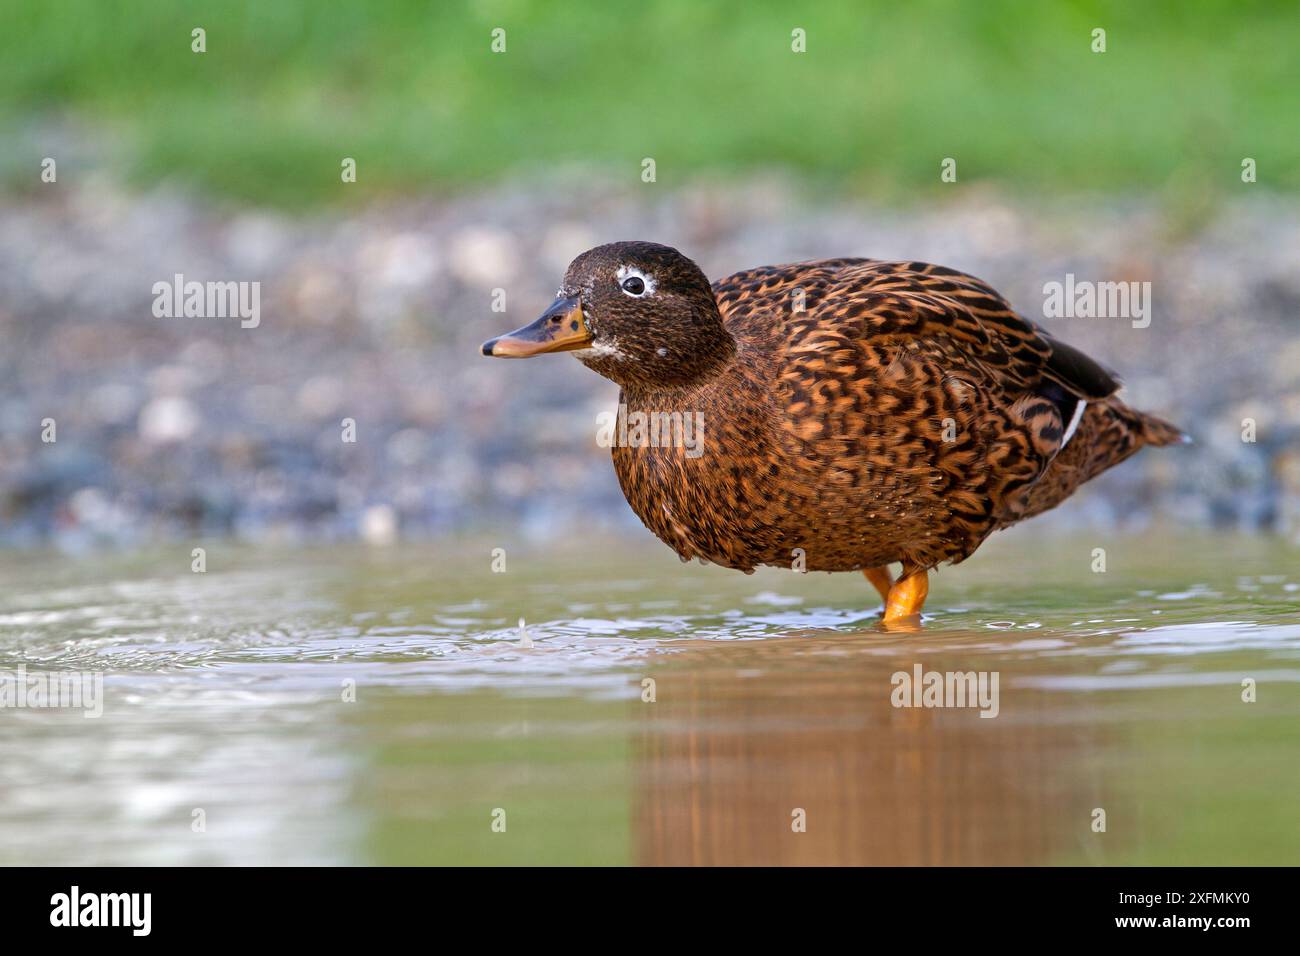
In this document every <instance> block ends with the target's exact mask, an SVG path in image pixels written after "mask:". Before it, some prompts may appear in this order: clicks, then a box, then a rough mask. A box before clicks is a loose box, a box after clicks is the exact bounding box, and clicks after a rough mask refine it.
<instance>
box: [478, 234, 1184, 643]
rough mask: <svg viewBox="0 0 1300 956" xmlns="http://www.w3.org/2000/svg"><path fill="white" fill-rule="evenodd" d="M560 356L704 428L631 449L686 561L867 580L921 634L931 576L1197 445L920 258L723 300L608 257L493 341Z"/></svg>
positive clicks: (618, 463)
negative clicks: (1125, 466) (1088, 492)
mask: <svg viewBox="0 0 1300 956" xmlns="http://www.w3.org/2000/svg"><path fill="white" fill-rule="evenodd" d="M561 351H571V352H573V353H574V355H575V357H576V358H577V359H578V360H579V361H581V362H582V363H583V364H584V365H586V366H587V367H588V368H591V369H593V370H594V371H596V372H599V373H600V374H601V375H603V376H605V377H606V378H608V379H610V380H612V381H614V382H617V383H618V384H619V385H620V386H621V387H622V394H621V398H620V405H625V406H626V408H627V419H628V420H633V419H634V418H635V413H637V412H641V413H643V415H644V416H647V417H646V418H643V419H641V420H642V421H645V420H649V416H656V415H657V416H660V417H659V418H658V419H657V420H658V421H663V422H668V421H670V420H673V419H669V418H666V417H663V416H665V415H667V416H672V415H674V413H676V414H679V415H681V416H688V418H683V419H679V420H682V421H686V420H690V421H697V422H701V423H702V425H703V439H704V440H703V443H702V446H700V447H697V448H696V449H695V451H694V453H692V451H691V449H689V448H687V447H684V446H683V444H682V443H681V442H677V443H673V442H669V441H663V440H660V441H658V443H657V444H655V443H652V441H649V440H648V441H640V442H635V443H634V442H629V443H628V444H636V445H638V447H626V446H624V447H619V446H617V445H616V447H614V449H613V457H614V469H615V471H616V472H617V473H618V480H619V483H620V484H621V485H622V488H623V493H624V495H625V496H626V497H627V500H628V503H629V504H630V505H631V506H632V510H633V511H635V512H636V513H637V515H638V516H639V517H640V518H641V520H642V521H643V522H644V523H645V525H646V527H648V528H649V529H650V530H651V531H653V532H654V533H655V534H656V535H658V536H659V538H660V539H661V540H663V541H664V542H665V543H666V544H668V545H669V547H671V548H672V549H673V550H675V551H676V552H677V553H678V555H679V556H681V558H682V560H689V559H690V558H700V559H703V560H705V561H710V562H713V563H715V564H720V565H723V566H725V567H729V568H738V569H740V570H742V571H746V572H749V571H752V570H753V569H754V567H755V566H757V565H760V564H766V565H777V566H783V567H792V566H793V567H801V568H804V569H806V570H812V571H858V570H860V571H862V572H863V573H864V574H865V575H866V576H867V579H868V580H869V581H870V582H871V583H872V584H873V585H874V586H875V587H876V589H877V590H879V591H880V594H881V596H882V598H884V601H885V611H884V621H885V623H886V624H887V625H890V624H903V625H907V624H914V622H915V621H916V620H917V618H916V617H914V615H918V614H919V613H920V610H921V606H922V605H923V604H924V602H925V597H926V593H927V590H928V579H927V574H928V572H929V570H930V569H931V568H934V567H935V566H937V565H938V564H940V563H942V562H945V561H947V562H954V563H955V562H958V561H961V560H962V559H964V558H966V557H967V556H969V555H970V554H971V553H973V552H974V551H975V549H976V548H978V547H979V545H980V543H981V542H982V541H983V540H984V539H985V538H986V537H988V535H989V534H990V532H993V531H996V530H997V529H999V528H1005V527H1007V526H1008V525H1011V524H1014V523H1015V522H1017V521H1020V520H1022V519H1024V518H1028V517H1031V516H1032V515H1036V514H1038V513H1039V512H1041V511H1046V510H1047V509H1049V508H1054V507H1056V505H1058V504H1060V502H1062V501H1064V500H1065V499H1066V498H1068V497H1069V496H1070V495H1071V494H1072V493H1073V492H1074V490H1075V489H1076V488H1078V487H1079V485H1081V484H1083V483H1084V482H1085V481H1087V480H1088V479H1089V478H1092V477H1093V476H1094V475H1097V474H1099V473H1100V472H1102V471H1105V470H1106V469H1107V468H1109V467H1111V466H1112V465H1116V464H1118V463H1119V462H1121V461H1123V460H1124V459H1125V458H1127V457H1129V456H1130V455H1132V454H1133V453H1134V452H1135V451H1137V450H1138V449H1139V448H1141V447H1142V446H1143V445H1168V444H1171V443H1173V442H1177V441H1179V440H1181V439H1182V434H1181V433H1180V432H1179V430H1178V429H1177V428H1175V427H1174V426H1172V425H1170V424H1168V423H1167V422H1164V421H1162V420H1160V419H1158V418H1155V417H1153V416H1151V415H1147V414H1144V413H1143V412H1139V411H1136V410H1134V409H1132V408H1129V407H1128V406H1127V405H1125V404H1124V403H1123V402H1121V401H1120V400H1119V399H1118V398H1116V397H1115V392H1116V390H1117V389H1118V388H1119V382H1118V381H1117V380H1116V378H1115V377H1114V376H1113V375H1112V374H1111V373H1110V372H1108V371H1106V370H1105V369H1104V368H1102V367H1101V366H1100V365H1098V364H1097V363H1096V362H1094V361H1093V360H1092V359H1090V358H1088V356H1086V355H1084V354H1083V353H1082V352H1080V351H1079V350H1077V349H1075V348H1072V347H1071V346H1069V345H1066V344H1065V343H1064V342H1059V341H1057V340H1056V339H1054V338H1052V337H1051V336H1050V335H1048V334H1047V333H1046V332H1044V331H1043V330H1042V329H1040V328H1038V327H1037V326H1036V325H1034V323H1032V322H1030V321H1029V320H1027V319H1025V318H1023V317H1022V316H1020V315H1017V314H1016V312H1015V311H1014V310H1012V308H1011V306H1010V305H1008V304H1007V301H1006V300H1005V299H1003V298H1002V296H1000V295H999V294H998V293H997V292H995V291H994V290H993V289H992V288H990V287H989V286H988V285H987V284H985V283H984V282H982V281H980V280H979V279H975V278H973V277H971V276H968V275H965V274H964V273H961V272H957V271H956V270H954V269H946V268H943V267H942V266H935V265H929V264H927V263H924V262H886V261H879V260H874V259H825V260H822V261H819V262H803V263H798V264H795V265H781V266H764V267H761V268H757V269H751V270H749V271H746V272H739V273H737V274H735V275H733V276H728V277H727V278H725V279H721V280H719V281H718V282H716V283H713V284H712V285H710V284H709V280H708V279H707V278H705V276H704V273H703V272H701V271H700V269H699V267H698V266H696V265H695V263H694V262H692V261H691V260H690V259H688V258H686V257H685V256H684V255H682V254H681V253H680V252H678V251H677V250H675V249H671V248H669V247H667V246H662V245H658V244H656V243H651V242H616V243H612V244H610V245H605V246H598V247H597V248H595V249H592V250H590V251H588V252H584V253H583V254H582V255H580V256H578V258H576V259H574V260H573V262H572V264H571V265H570V266H569V268H568V271H567V272H566V273H565V275H564V284H563V286H562V287H561V288H560V291H559V295H558V297H557V298H556V300H555V302H554V303H552V304H551V306H550V308H548V309H547V310H546V311H545V312H544V313H543V314H542V316H541V318H539V319H538V320H537V321H536V322H534V323H532V324H531V325H527V326H525V327H523V328H521V329H519V330H517V331H515V332H511V333H510V334H509V335H504V336H501V337H500V338H496V339H492V340H491V341H488V342H485V343H484V344H483V354H484V355H492V356H499V357H502V358H527V357H529V356H533V355H539V354H541V353H543V352H561ZM696 413H700V415H701V416H702V417H697V416H696ZM663 431H666V429H664V430H661V431H660V432H659V434H658V436H657V437H658V438H659V439H663V438H664V437H665V436H664V434H663ZM701 451H702V453H701ZM895 563H898V564H901V566H902V570H901V574H900V576H899V578H898V579H897V580H894V579H893V578H892V576H891V574H890V571H889V565H891V564H895Z"/></svg>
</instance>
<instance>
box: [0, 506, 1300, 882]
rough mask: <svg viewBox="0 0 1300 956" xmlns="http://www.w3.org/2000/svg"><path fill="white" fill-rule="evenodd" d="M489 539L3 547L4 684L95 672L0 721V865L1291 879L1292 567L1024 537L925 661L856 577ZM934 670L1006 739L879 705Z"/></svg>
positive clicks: (1297, 654) (653, 552) (0, 660)
mask: <svg viewBox="0 0 1300 956" xmlns="http://www.w3.org/2000/svg"><path fill="white" fill-rule="evenodd" d="M498 546H500V543H499V542H493V541H487V540H485V541H471V542H465V541H457V542H454V543H447V544H444V545H439V546H419V547H417V546H411V547H399V548H394V549H381V550H366V549H361V548H316V549H286V550H279V551H268V550H265V549H251V548H247V547H238V546H235V545H230V544H225V543H221V542H213V543H208V544H207V548H208V554H207V567H208V570H207V571H206V573H203V574H195V573H192V572H191V571H190V561H191V558H190V550H189V546H188V545H186V546H183V547H182V546H177V547H176V548H174V549H170V550H159V551H155V552H151V553H148V554H140V555H131V556H122V555H83V556H78V557H69V556H57V555H42V556H32V555H17V554H10V555H6V556H3V557H0V571H2V572H3V574H4V579H5V580H6V582H7V583H8V587H7V588H6V591H5V594H4V596H3V597H2V598H0V672H3V673H9V674H12V673H13V672H14V671H15V669H16V668H17V667H19V665H23V666H25V667H26V669H27V671H28V672H29V673H31V672H41V673H69V672H95V673H101V674H102V675H103V682H104V683H103V687H104V701H103V716H102V717H99V718H97V719H94V718H87V717H85V716H84V715H83V713H81V712H79V711H77V710H74V709H31V708H23V709H14V708H9V709H0V759H2V760H3V765H4V773H3V776H2V777H0V862H4V863H53V864H65V863H106V864H125V863H269V864H277V863H452V862H468V863H482V864H488V863H576V864H588V863H612V864H626V863H642V864H678V863H706V864H713V863H797V864H817V863H833V864H837V863H902V864H920V863H953V864H964V863H1034V864H1036V863H1116V864H1127V863H1147V864H1167V863H1223V864H1245V863H1286V864H1295V863H1297V862H1300V809H1298V806H1297V799H1296V794H1297V793H1298V792H1300V760H1297V756H1300V720H1298V719H1297V718H1300V614H1298V613H1297V611H1298V610H1300V570H1298V567H1300V566H1298V564H1297V560H1296V558H1297V551H1296V549H1295V548H1293V547H1289V546H1287V545H1285V544H1283V543H1280V542H1277V541H1274V540H1270V539H1262V538H1260V539H1252V538H1201V537H1186V536H1181V535H1169V534H1165V533H1161V534H1151V535H1146V536H1134V537H1117V536H1115V535H1110V534H1108V535H1105V536H1104V540H1084V539H1077V538H1071V539H1059V538H1052V537H1048V536H1044V535H1041V534H1035V533H1028V532H1025V531H1020V530H1018V531H1015V532H1012V533H1011V534H1008V535H1006V536H1004V537H1002V538H1000V539H995V540H994V541H993V542H991V543H990V544H989V545H987V546H986V547H985V548H984V549H983V550H982V551H981V552H980V554H979V555H977V556H976V557H975V558H973V559H971V560H970V561H968V562H967V563H966V564H964V565H962V566H960V567H958V568H952V569H945V570H943V571H941V572H940V573H939V575H938V576H937V577H936V578H935V579H934V582H933V585H932V589H931V598H930V602H929V605H928V608H927V617H926V621H925V628H924V630H923V631H922V632H921V633H917V634H890V633H884V632H882V631H881V630H880V629H879V627H878V626H877V623H876V622H877V613H876V612H877V609H878V601H876V600H874V597H875V595H874V592H873V591H872V590H871V589H870V588H869V587H868V586H867V585H866V584H865V582H863V581H862V580H861V579H860V578H858V577H856V576H854V575H822V574H811V575H796V574H794V573H793V572H788V571H779V570H767V571H762V572H759V573H758V574H756V575H753V576H745V575H741V574H737V573H735V572H728V571H723V570H721V569H717V568H705V567H700V566H698V565H682V564H680V563H679V562H678V561H677V560H676V559H675V558H674V557H673V556H672V555H671V554H670V553H669V552H668V551H667V550H666V549H664V548H662V547H661V546H659V545H657V544H656V543H653V542H644V543H643V542H640V541H639V540H634V541H633V542H627V541H622V540H610V541H605V540H592V541H588V542H584V543H582V544H581V546H578V545H576V544H570V545H568V546H564V547H560V546H556V547H540V546H534V547H532V548H529V549H520V550H517V551H516V550H510V549H508V555H507V565H506V568H507V569H506V571H505V573H493V572H492V570H491V565H492V554H491V551H492V548H494V547H498ZM1099 546H1100V547H1104V548H1105V552H1106V558H1105V560H1106V570H1105V571H1104V572H1097V571H1094V570H1093V568H1094V567H1095V566H1096V557H1095V552H1094V549H1095V548H1097V547H1099ZM520 618H523V619H524V621H525V625H524V627H523V629H522V630H521V628H520V624H519V620H520ZM918 664H919V665H921V667H922V670H923V671H926V672H928V671H937V672H967V671H972V672H983V673H984V674H986V675H987V674H991V673H994V672H996V673H997V674H998V680H999V698H998V713H997V716H996V717H994V718H981V717H980V716H979V713H980V712H979V710H978V709H977V708H970V707H967V708H924V707H922V708H902V707H896V706H894V702H893V701H892V700H891V694H892V693H893V691H894V683H893V682H892V679H893V675H895V674H897V673H899V672H907V673H911V672H913V669H914V667H915V666H916V665H918ZM1245 679H1250V680H1252V681H1254V682H1255V698H1256V699H1255V700H1254V702H1246V701H1243V699H1242V698H1243V683H1242V682H1243V680H1245ZM648 682H653V683H648ZM651 696H653V700H652V701H651V700H647V699H646V698H648V697H651ZM1099 811H1103V812H1104V814H1105V830H1104V832H1099V831H1098V829H1097V827H1098V823H1097V821H1098V820H1099V819H1100V817H1099ZM196 821H201V823H202V826H201V827H200V826H199V825H198V824H197V823H196ZM800 821H802V832H796V830H798V829H800V826H799V824H800ZM494 823H495V824H496V826H495V828H494ZM502 825H504V832H501V827H502Z"/></svg>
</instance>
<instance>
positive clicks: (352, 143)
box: [0, 0, 1300, 206]
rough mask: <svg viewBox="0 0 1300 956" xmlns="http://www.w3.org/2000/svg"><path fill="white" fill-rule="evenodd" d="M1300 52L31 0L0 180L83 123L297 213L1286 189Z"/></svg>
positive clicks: (754, 12) (1016, 10)
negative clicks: (611, 184) (691, 190)
mask: <svg viewBox="0 0 1300 956" xmlns="http://www.w3.org/2000/svg"><path fill="white" fill-rule="evenodd" d="M196 26H202V27H203V28H204V29H206V31H207V52H206V53H205V54H202V55H198V54H194V53H192V52H191V50H190V31H191V29H192V28H194V27H196ZM494 27H502V28H504V29H505V30H506V38H507V51H506V52H505V53H504V54H495V53H493V52H492V51H491V50H490V39H491V38H490V33H491V30H492V29H493V28H494ZM795 27H801V28H803V29H805V30H806V31H807V52H806V53H803V54H796V53H793V52H791V30H792V29H793V28H795ZM1094 27H1102V28H1104V29H1106V31H1107V46H1108V50H1107V52H1106V53H1103V54H1096V53H1093V52H1091V50H1090V43H1091V36H1090V34H1091V31H1092V30H1093V28H1094ZM1297 40H1300V6H1298V5H1297V4H1295V3H1294V2H1254V3H1238V4H1228V3H1215V2H1144V3H1127V2H1118V0H1117V2H1072V3H1054V4H1050V5H1049V4H1042V3H1034V2H1030V0H997V2H979V3H960V2H956V0H952V2H938V0H911V2H908V3H905V4H896V3H884V2H879V3H861V2H859V3H850V2H839V3H829V2H828V3H823V4H817V5H815V6H810V7H808V8H806V9H794V8H790V7H789V6H788V5H787V4H782V3H780V2H777V0H746V2H724V3H716V4H709V5H704V4H700V3H696V2H692V0H645V2H641V3H637V4H619V3H609V4H587V5H582V6H576V5H563V6H562V5H559V4H543V3H535V4H534V3H525V2H518V0H515V2H478V3H453V2H434V3H429V2H415V0H389V2H369V3H367V2H358V0H345V2H338V3H330V4H319V3H312V2H310V0H276V2H274V3H269V2H252V0H243V2H240V0H231V2H224V3H206V4H194V3H183V2H175V0H51V2H38V0H17V2H11V3H6V4H4V5H3V6H0V91H2V92H3V97H2V98H0V131H3V133H4V138H5V140H6V141H8V142H9V144H10V145H11V147H12V148H8V149H6V150H4V153H5V156H4V159H3V160H2V162H3V164H4V169H3V175H4V177H5V179H6V180H7V181H8V182H9V184H10V185H11V186H13V185H22V184H27V185H28V186H29V188H35V184H36V183H37V164H38V163H39V160H40V158H41V156H43V155H48V152H47V151H43V136H44V134H43V133H42V131H43V130H46V129H49V128H51V127H55V128H57V127H58V125H59V123H61V122H62V121H65V120H71V121H72V122H73V123H74V124H79V125H87V126H89V127H90V128H92V129H99V128H103V130H104V131H105V133H106V136H105V142H112V143H120V148H119V149H117V150H116V153H115V155H116V159H115V162H116V165H117V166H118V167H120V169H119V171H120V172H121V173H122V174H124V175H126V176H127V177H128V178H129V179H130V180H132V181H133V182H135V183H137V184H151V183H154V182H157V181H159V180H162V179H174V180H180V181H182V182H185V183H189V184H194V185H197V186H198V187H200V188H203V189H206V190H209V191H212V192H215V193H218V194H223V195H228V196H232V197H236V198H239V199H246V200H253V201H258V202H267V203H271V204H274V205H281V206H300V205H311V204H320V203H329V202H333V201H342V200H351V199H361V198H370V197H374V196H376V195H398V194H402V193H406V192H410V191H413V190H415V191H439V190H449V189H456V188H460V187H463V186H465V185H467V184H474V183H481V182H484V181H491V180H493V179H496V178H498V177H502V176H505V175H518V174H523V175H528V174H530V173H534V172H537V173H545V172H549V171H553V170H554V169H555V168H557V167H567V166H571V165H572V166H577V167H580V168H588V167H599V168H602V169H607V170H608V171H610V172H611V173H612V174H613V175H615V176H626V177H627V178H628V181H629V182H637V181H638V177H639V174H640V163H641V160H642V158H643V157H647V156H649V157H653V158H654V159H655V160H656V164H657V173H658V181H659V182H660V183H662V184H674V183H680V182H682V181H684V180H685V179H687V178H689V177H692V176H696V175H700V174H704V175H716V176H724V175H728V174H731V173H733V172H743V171H746V170H754V169H767V168H772V167H784V168H790V169H793V170H795V171H796V172H797V173H798V174H799V175H801V176H803V177H805V178H806V179H807V180H808V181H809V182H813V183H822V184H824V185H826V186H827V187H829V188H833V189H839V190H848V191H851V192H854V193H857V194H867V195H872V196H877V197H880V198H883V199H893V198H899V197H901V196H903V195H914V194H916V193H918V192H923V191H928V190H935V189H941V188H944V187H943V186H942V185H941V184H940V182H939V165H940V162H941V160H942V159H943V158H944V157H948V156H951V157H954V158H956V160H957V162H958V175H959V180H960V181H961V182H975V181H983V180H991V181H996V182H1000V183H1002V184H1006V185H1008V186H1010V187H1012V188H1015V189H1017V190H1027V191H1035V190H1040V191H1047V190H1050V191H1082V192H1088V191H1099V190H1104V191H1108V192H1135V193H1136V192H1146V191H1150V190H1176V191H1178V192H1180V193H1184V194H1189V193H1190V194H1196V193H1203V192H1208V193H1210V194H1215V193H1219V192H1222V191H1226V190H1229V189H1234V188H1237V187H1239V186H1240V185H1241V183H1240V164H1241V160H1242V158H1243V157H1245V156H1250V157H1253V158H1255V159H1256V160H1257V162H1258V164H1259V171H1260V172H1259V175H1260V181H1261V183H1264V184H1266V186H1267V185H1271V186H1272V187H1274V188H1279V189H1293V188H1296V187H1297V186H1300V136H1297V125H1298V124H1297V121H1296V116H1297V109H1296V97H1297V90H1300V57H1297V56H1296V55H1295V49H1296V46H1297ZM33 131H35V132H33ZM14 144H17V145H16V146H14ZM345 156H350V157H354V158H355V159H356V160H357V163H358V169H359V179H358V182H357V183H356V184H355V185H350V186H348V187H347V188H344V187H343V184H342V183H341V182H340V177H339V169H340V165H339V164H340V161H341V160H342V158H343V157H345ZM63 168H64V167H63V166H61V173H62V171H63Z"/></svg>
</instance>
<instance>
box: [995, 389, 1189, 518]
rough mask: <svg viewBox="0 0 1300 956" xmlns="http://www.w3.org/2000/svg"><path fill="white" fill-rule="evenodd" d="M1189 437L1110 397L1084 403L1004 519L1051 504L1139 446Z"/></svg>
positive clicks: (1037, 511) (1030, 514)
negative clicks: (1060, 445)
mask: <svg viewBox="0 0 1300 956" xmlns="http://www.w3.org/2000/svg"><path fill="white" fill-rule="evenodd" d="M1186 441H1189V439H1188V438H1187V436H1186V435H1184V434H1183V432H1182V431H1181V430H1180V429H1178V428H1177V427H1175V426H1174V425H1171V424H1170V423H1169V422H1167V421H1165V420H1164V419H1162V418H1157V417H1156V416H1154V415H1148V414H1146V413H1145V412H1139V411H1138V410H1137V409H1134V408H1129V407H1128V406H1127V405H1125V404H1124V403H1123V402H1122V401H1120V400H1119V399H1118V398H1115V397H1114V396H1111V397H1110V398H1106V399H1103V400H1101V401H1098V402H1089V403H1088V405H1087V407H1086V408H1085V409H1084V412H1083V415H1082V417H1081V418H1080V420H1079V425H1078V427H1077V429H1076V430H1075V432H1074V434H1073V435H1071V436H1070V439H1069V441H1067V442H1066V444H1065V447H1064V448H1062V449H1061V451H1060V452H1059V453H1058V454H1057V456H1056V457H1055V458H1054V459H1053V460H1052V463H1051V464H1050V465H1048V466H1047V468H1046V469H1045V470H1044V471H1043V475H1042V477H1041V478H1039V479H1038V480H1037V481H1036V482H1034V483H1033V484H1032V485H1030V486H1029V487H1028V488H1027V489H1025V492H1024V498H1023V499H1022V501H1021V502H1019V503H1018V504H1020V505H1022V507H1019V508H1015V509H1014V510H1012V511H1009V513H1008V518H1009V519H1010V521H1008V522H1007V523H1011V522H1012V521H1020V520H1023V519H1024V518H1030V517H1033V516H1034V515H1036V514H1040V513H1041V512H1044V511H1047V510H1048V509H1050V508H1055V507H1056V506H1057V505H1058V504H1060V503H1061V502H1062V501H1064V500H1065V499H1066V498H1068V497H1070V495H1072V494H1074V492H1075V490H1076V489H1077V488H1078V487H1079V486H1080V485H1082V484H1083V483H1084V482H1085V481H1088V480H1089V479H1091V478H1095V477H1096V476H1097V475H1099V474H1101V473H1102V472H1103V471H1105V470H1106V469H1107V468H1111V467H1113V466H1115V465H1118V464H1119V463H1120V462H1121V461H1123V460H1124V459H1126V458H1128V457H1129V456H1130V455H1132V454H1133V453H1134V452H1136V451H1137V450H1138V449H1140V448H1142V447H1143V446H1144V445H1174V444H1178V443H1179V442H1186Z"/></svg>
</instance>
